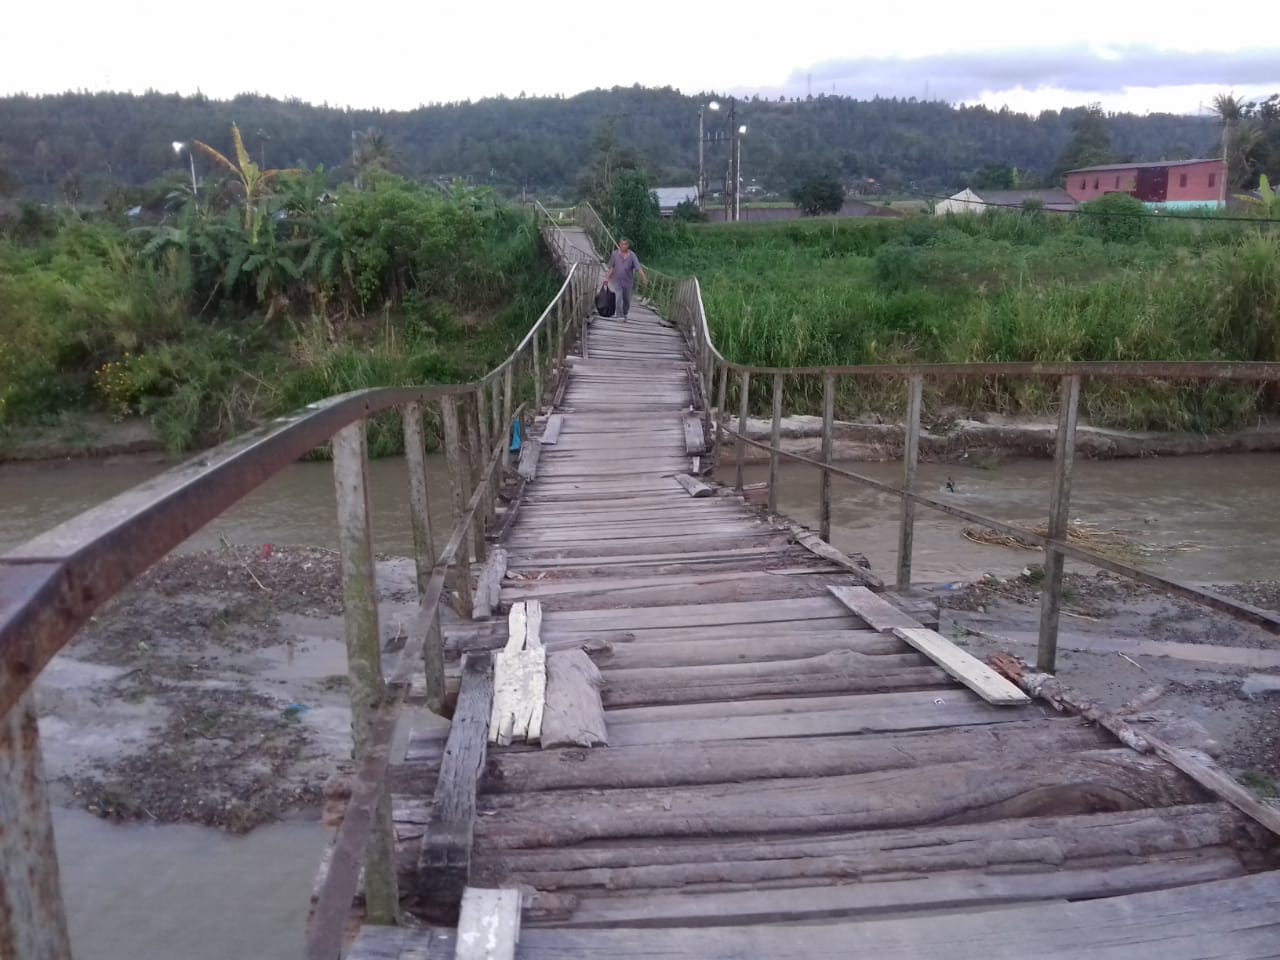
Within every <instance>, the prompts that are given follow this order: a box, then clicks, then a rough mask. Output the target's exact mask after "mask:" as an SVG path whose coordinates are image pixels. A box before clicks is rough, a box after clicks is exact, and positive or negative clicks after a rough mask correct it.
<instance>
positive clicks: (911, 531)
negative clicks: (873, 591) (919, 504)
mask: <svg viewBox="0 0 1280 960" xmlns="http://www.w3.org/2000/svg"><path fill="white" fill-rule="evenodd" d="M923 397H924V377H923V376H922V375H921V374H918V373H916V374H912V375H911V379H910V380H908V381H907V418H906V424H905V426H904V428H903V438H902V488H903V489H904V490H906V491H907V492H908V493H914V492H915V488H916V464H917V463H918V461H919V457H920V404H921V402H922V399H923ZM915 533H916V504H915V501H914V500H912V499H911V498H910V497H903V498H902V523H901V526H899V528H898V584H897V586H898V590H899V591H906V590H910V589H911V552H912V549H913V545H914V542H915Z"/></svg>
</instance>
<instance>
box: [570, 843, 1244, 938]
mask: <svg viewBox="0 0 1280 960" xmlns="http://www.w3.org/2000/svg"><path fill="white" fill-rule="evenodd" d="M1243 873H1244V868H1243V867H1242V866H1241V865H1240V861H1239V859H1238V858H1237V857H1236V856H1235V855H1234V854H1233V853H1232V852H1231V851H1229V850H1222V849H1217V850H1212V851H1204V852H1201V853H1199V854H1185V853H1179V854H1173V855H1170V856H1154V857H1152V858H1151V859H1150V860H1149V861H1148V862H1146V863H1138V864H1132V865H1128V866H1112V867H1102V868H1097V869H1089V868H1077V869H1066V870H1049V871H1038V872H1034V873H1014V874H999V873H994V874H993V873H987V872H984V871H980V870H957V871H953V872H948V873H943V874H940V875H937V876H931V877H925V878H918V879H903V880H892V881H889V882H882V883H876V882H863V883H853V884H839V885H835V886H814V887H795V888H787V889H771V890H738V891H733V892H727V893H707V894H691V893H677V894H650V895H643V894H639V893H632V894H631V895H630V896H627V897H589V898H584V899H583V900H582V901H581V902H580V904H579V906H578V908H577V909H576V910H575V911H574V913H573V916H572V918H571V919H570V920H568V921H566V922H564V923H563V925H564V926H580V927H592V926H619V925H623V924H627V925H632V926H653V925H661V926H689V925H699V924H708V923H711V924H715V925H731V924H740V923H762V922H770V921H772V922H785V921H791V920H804V919H813V918H817V917H836V916H838V917H845V918H848V917H859V916H864V917H868V918H870V917H878V916H883V915H884V914H885V913H891V912H895V911H897V912H903V911H908V910H928V909H930V908H935V909H936V907H937V905H939V904H946V905H947V906H948V907H950V908H953V909H954V907H956V906H959V905H974V906H977V905H983V906H989V905H993V904H1006V903H1025V902H1027V901H1034V900H1067V899H1072V898H1084V897H1107V896H1118V895H1123V894H1127V893H1134V892H1137V891H1143V890H1150V889H1152V888H1157V889H1159V888H1163V887H1171V886H1177V885H1179V884H1180V883H1204V882H1208V881H1213V880H1223V879H1227V878H1230V877H1239V876H1241V875H1242V874H1243ZM997 922H998V921H997Z"/></svg>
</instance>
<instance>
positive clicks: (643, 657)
mask: <svg viewBox="0 0 1280 960" xmlns="http://www.w3.org/2000/svg"><path fill="white" fill-rule="evenodd" d="M570 642H572V641H570ZM576 643H577V644H578V645H579V646H582V647H583V648H584V649H585V650H586V651H587V653H588V654H589V655H590V656H591V659H592V660H594V661H595V662H596V663H597V664H598V665H599V666H600V667H602V668H604V669H605V670H606V678H607V677H608V675H609V673H610V672H611V671H612V668H614V667H618V668H631V667H636V668H640V667H691V666H699V665H703V664H708V665H711V664H724V663H768V662H771V661H776V660H790V659H794V658H796V657H807V656H821V655H822V654H824V653H830V652H832V651H839V650H853V651H856V652H858V653H864V654H868V655H873V656H876V657H888V658H889V659H891V660H894V661H896V662H897V663H898V664H899V665H910V663H909V662H908V660H907V658H906V657H903V658H901V659H899V658H898V657H897V656H895V655H899V654H901V653H902V651H904V650H907V649H908V648H907V646H906V645H905V644H903V643H902V642H901V641H899V640H898V639H897V638H896V637H886V636H884V635H883V634H878V633H873V632H871V631H869V630H844V631H840V630H827V631H805V632H802V633H777V632H773V634H772V635H767V634H766V635H763V636H761V635H751V634H747V635H745V636H731V637H718V638H716V637H713V638H709V639H699V640H698V642H696V643H684V642H681V641H679V640H673V641H672V642H646V643H635V642H614V641H610V640H606V639H599V640H596V639H591V640H586V639H578V640H577V641H576ZM909 656H910V661H913V662H914V663H916V664H918V663H919V662H920V661H919V660H918V659H916V658H917V657H918V654H915V653H914V652H913V653H910V655H909Z"/></svg>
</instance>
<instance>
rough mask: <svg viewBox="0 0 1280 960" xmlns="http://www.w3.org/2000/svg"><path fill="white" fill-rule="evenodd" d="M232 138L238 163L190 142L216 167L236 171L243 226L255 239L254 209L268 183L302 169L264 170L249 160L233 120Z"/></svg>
mask: <svg viewBox="0 0 1280 960" xmlns="http://www.w3.org/2000/svg"><path fill="white" fill-rule="evenodd" d="M231 141H232V143H233V144H235V148H236V149H235V152H236V160H237V163H232V162H231V161H230V160H228V159H227V158H226V157H225V156H223V155H222V154H221V153H219V152H218V151H217V150H215V149H213V147H211V146H209V145H208V144H207V143H202V142H201V141H199V140H193V141H192V143H194V144H195V145H196V147H197V148H199V150H200V151H201V152H202V153H203V154H204V155H205V156H207V157H208V158H209V159H210V160H212V161H213V162H214V163H216V164H217V165H218V166H220V167H222V168H223V169H224V170H227V171H229V172H230V173H233V174H235V176H236V178H237V179H238V180H239V181H240V186H241V187H242V188H243V189H244V228H245V230H247V231H248V232H249V235H250V237H251V238H252V239H254V240H257V238H258V217H257V210H258V204H259V202H260V201H261V200H263V199H264V198H265V197H266V196H267V194H268V193H269V192H270V189H271V184H272V183H273V182H274V181H276V180H277V179H279V178H280V177H282V176H285V175H286V174H291V173H302V171H301V170H263V169H262V168H261V167H259V166H258V165H257V164H256V163H254V162H253V161H252V160H251V159H249V151H248V150H246V149H245V147H244V140H243V139H242V138H241V136H240V128H239V127H237V126H236V125H235V124H234V123H233V124H232V125H231Z"/></svg>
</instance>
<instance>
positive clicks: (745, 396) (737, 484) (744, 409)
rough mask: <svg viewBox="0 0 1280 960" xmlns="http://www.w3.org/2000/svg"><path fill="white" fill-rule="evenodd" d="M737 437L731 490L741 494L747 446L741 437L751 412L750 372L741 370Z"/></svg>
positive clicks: (745, 433)
mask: <svg viewBox="0 0 1280 960" xmlns="http://www.w3.org/2000/svg"><path fill="white" fill-rule="evenodd" d="M738 391H739V393H738V436H736V437H734V438H733V458H734V460H736V461H737V464H736V466H735V470H736V472H737V476H736V477H735V478H734V485H733V489H735V490H737V491H738V492H739V493H741V492H742V468H743V462H742V461H743V460H744V459H745V458H746V454H747V445H746V443H744V442H743V440H742V437H745V436H746V435H747V414H748V413H750V411H751V371H750V370H743V371H742V376H741V377H740V378H739V380H738Z"/></svg>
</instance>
